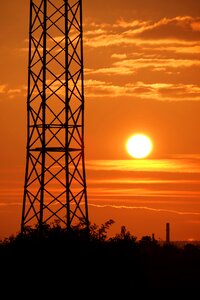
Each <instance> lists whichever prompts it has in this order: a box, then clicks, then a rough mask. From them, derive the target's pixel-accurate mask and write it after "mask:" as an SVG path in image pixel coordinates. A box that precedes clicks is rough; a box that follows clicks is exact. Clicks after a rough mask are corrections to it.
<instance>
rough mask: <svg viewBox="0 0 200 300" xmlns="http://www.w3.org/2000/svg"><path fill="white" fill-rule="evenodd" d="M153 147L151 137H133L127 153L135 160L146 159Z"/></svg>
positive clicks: (141, 135)
mask: <svg viewBox="0 0 200 300" xmlns="http://www.w3.org/2000/svg"><path fill="white" fill-rule="evenodd" d="M152 148H153V145H152V142H151V140H150V138H149V137H147V136H146V135H144V134H135V135H133V136H131V137H130V138H129V139H128V141H127V143H126V149H127V152H128V153H129V154H130V155H131V156H132V157H134V158H145V157H147V156H148V155H149V154H150V153H151V151H152Z"/></svg>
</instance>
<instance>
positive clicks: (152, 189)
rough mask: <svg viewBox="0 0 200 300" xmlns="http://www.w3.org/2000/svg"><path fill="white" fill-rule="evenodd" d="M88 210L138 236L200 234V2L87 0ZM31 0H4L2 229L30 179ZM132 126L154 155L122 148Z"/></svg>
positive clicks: (0, 232) (15, 219)
mask: <svg viewBox="0 0 200 300" xmlns="http://www.w3.org/2000/svg"><path fill="white" fill-rule="evenodd" d="M83 8H84V13H83V20H84V58H85V61H84V66H85V99H86V106H85V146H86V168H87V169H86V172H87V173H86V174H87V186H88V196H89V199H88V200H89V216H90V219H91V221H92V222H96V223H97V224H101V223H102V222H105V221H106V220H108V219H109V218H113V219H114V220H115V225H113V231H112V232H113V233H114V232H115V231H118V230H119V228H120V226H121V225H126V226H127V228H128V229H129V230H130V231H131V232H132V233H133V234H134V235H136V236H138V238H140V237H141V236H142V235H147V234H152V233H154V234H155V237H156V238H160V239H165V223H166V222H170V223H171V238H172V239H174V240H183V239H198V240H200V138H199V134H198V133H199V132H200V121H199V112H200V79H199V78H200V76H199V74H200V15H199V12H200V2H199V0H173V1H172V0H168V1H164V0H163V1H162V0H159V1H158V0H153V1H145V0H138V1H136V0H135V1H132V0H124V1H119V0H109V1H108V0H101V1H99V0H90V1H89V0H85V1H84V0H83ZM28 24H29V1H28V0H12V1H1V2H0V28H1V29H0V30H1V34H0V134H1V148H0V166H1V169H0V237H4V236H8V235H10V234H12V233H14V234H15V233H16V232H18V230H19V228H20V220H21V205H22V195H23V185H24V168H25V148H26V95H27V66H28V52H27V51H28V49H27V47H28ZM135 132H144V133H146V134H148V135H149V136H150V137H151V138H152V140H153V143H154V151H153V153H152V155H151V156H150V157H149V159H146V160H134V159H132V158H130V157H129V155H128V154H127V152H126V149H125V142H126V140H127V138H128V137H129V136H130V135H131V134H133V133H135Z"/></svg>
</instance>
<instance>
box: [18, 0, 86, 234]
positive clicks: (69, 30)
mask: <svg viewBox="0 0 200 300" xmlns="http://www.w3.org/2000/svg"><path fill="white" fill-rule="evenodd" d="M28 59H29V62H28V92H27V127H28V128H27V156H26V171H25V185H24V198H23V208H22V222H21V230H22V231H23V230H24V229H25V227H26V226H33V225H34V226H35V225H37V226H39V228H42V226H43V225H44V224H47V223H51V222H53V221H54V220H59V221H60V222H61V224H63V226H66V227H67V228H71V226H72V225H73V224H76V223H79V222H81V223H83V224H84V225H85V226H86V227H87V228H88V205H87V192H86V174H85V163H84V78H83V76H84V74H83V29H82V1H81V0H79V1H78V0H64V1H63V0H30V31H29V58H28Z"/></svg>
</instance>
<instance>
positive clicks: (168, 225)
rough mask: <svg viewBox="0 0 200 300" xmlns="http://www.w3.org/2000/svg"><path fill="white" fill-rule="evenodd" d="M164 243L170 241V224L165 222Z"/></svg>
mask: <svg viewBox="0 0 200 300" xmlns="http://www.w3.org/2000/svg"><path fill="white" fill-rule="evenodd" d="M166 243H167V244H169V243H170V224H169V223H166Z"/></svg>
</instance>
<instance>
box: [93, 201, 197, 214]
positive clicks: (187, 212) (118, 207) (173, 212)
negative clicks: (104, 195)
mask: <svg viewBox="0 0 200 300" xmlns="http://www.w3.org/2000/svg"><path fill="white" fill-rule="evenodd" d="M89 205H90V206H94V207H97V208H107V207H110V208H115V209H133V210H148V211H153V212H157V213H166V212H167V213H170V214H177V215H196V216H199V215H200V212H191V211H179V210H170V209H161V208H152V207H148V206H126V205H113V204H93V203H90V204H89Z"/></svg>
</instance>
